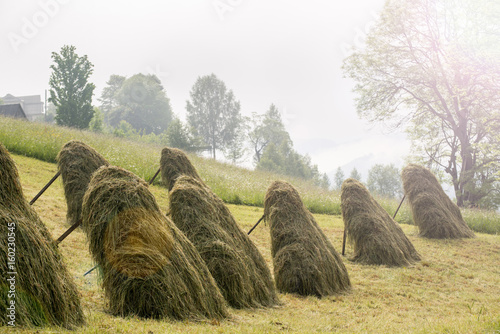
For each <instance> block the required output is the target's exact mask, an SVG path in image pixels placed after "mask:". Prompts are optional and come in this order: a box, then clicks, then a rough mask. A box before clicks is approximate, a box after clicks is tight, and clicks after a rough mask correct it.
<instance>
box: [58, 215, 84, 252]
mask: <svg viewBox="0 0 500 334" xmlns="http://www.w3.org/2000/svg"><path fill="white" fill-rule="evenodd" d="M81 224H82V219H81V218H80V219H79V220H78V221H77V222H76V223H74V224H73V225H71V227H70V228H68V229H67V230H66V232H64V233H63V234H62V235H61V236H60V237H59V238H57V240H56V245H59V243H60V242H61V241H63V240H64V239H66V237H67V236H68V235H70V234H71V232H73V231H74V230H75V229H76V228H77V227H78V226H80V225H81Z"/></svg>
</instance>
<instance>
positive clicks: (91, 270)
mask: <svg viewBox="0 0 500 334" xmlns="http://www.w3.org/2000/svg"><path fill="white" fill-rule="evenodd" d="M97 267H99V265H98V264H96V265H95V266H94V267H93V268H92V269H89V270H87V272H86V273H85V274H83V276H87V275H88V274H90V273H91V272H93V271H94V270H95V269H96V268H97Z"/></svg>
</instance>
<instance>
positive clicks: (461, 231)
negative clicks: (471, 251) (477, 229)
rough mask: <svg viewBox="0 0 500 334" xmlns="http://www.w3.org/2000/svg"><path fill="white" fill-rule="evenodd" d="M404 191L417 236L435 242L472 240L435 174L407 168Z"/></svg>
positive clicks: (472, 233)
mask: <svg viewBox="0 0 500 334" xmlns="http://www.w3.org/2000/svg"><path fill="white" fill-rule="evenodd" d="M402 179H403V188H404V191H405V194H406V197H408V201H409V202H410V206H411V210H412V213H413V220H414V222H415V225H417V226H418V229H419V231H420V236H422V237H425V238H434V239H458V238H474V236H475V235H474V232H472V230H471V229H470V228H469V226H467V224H466V223H465V221H464V219H463V218H462V214H461V212H460V209H459V208H458V206H457V205H456V204H455V203H453V202H452V201H451V200H450V198H449V197H448V196H447V195H446V193H445V192H444V190H443V188H442V187H441V185H440V184H439V181H438V180H437V179H436V177H435V176H434V174H432V172H431V171H430V170H428V169H427V168H424V167H421V166H419V165H415V164H410V165H408V166H407V167H405V168H404V169H403V172H402Z"/></svg>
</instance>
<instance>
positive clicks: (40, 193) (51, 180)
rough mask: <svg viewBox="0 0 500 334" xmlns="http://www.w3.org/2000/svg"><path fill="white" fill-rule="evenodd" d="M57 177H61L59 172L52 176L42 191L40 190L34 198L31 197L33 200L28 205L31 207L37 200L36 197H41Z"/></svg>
mask: <svg viewBox="0 0 500 334" xmlns="http://www.w3.org/2000/svg"><path fill="white" fill-rule="evenodd" d="M59 175H61V172H60V171H57V173H56V175H54V177H53V178H52V179H50V181H49V183H47V184H46V185H45V187H43V188H42V190H40V191H39V192H38V194H36V196H35V197H33V199H32V200H31V201H30V205H33V203H35V202H36V200H37V199H38V197H40V196H42V194H43V193H44V192H45V190H47V188H49V187H50V186H51V184H52V183H54V181H55V180H56V179H57V178H58V177H59Z"/></svg>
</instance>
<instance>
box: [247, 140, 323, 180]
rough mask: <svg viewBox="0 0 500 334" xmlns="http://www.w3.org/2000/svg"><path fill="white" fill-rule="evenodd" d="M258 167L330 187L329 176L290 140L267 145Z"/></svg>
mask: <svg viewBox="0 0 500 334" xmlns="http://www.w3.org/2000/svg"><path fill="white" fill-rule="evenodd" d="M256 169H258V170H266V171H270V172H275V173H278V174H283V175H289V176H294V177H300V178H302V179H304V180H311V181H313V183H314V184H316V185H317V186H319V187H322V188H325V189H328V188H329V187H330V180H329V179H328V176H327V175H326V174H321V173H320V172H319V170H318V166H317V165H313V164H312V163H311V158H310V157H309V156H307V155H306V156H303V155H300V154H299V153H298V152H296V151H295V150H294V149H293V144H292V143H291V142H288V141H283V142H281V144H280V145H279V146H276V145H275V144H274V143H270V144H269V145H267V146H266V148H265V150H264V152H263V153H262V157H261V160H260V161H259V163H258V164H257V166H256Z"/></svg>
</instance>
